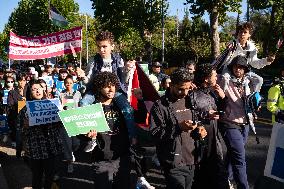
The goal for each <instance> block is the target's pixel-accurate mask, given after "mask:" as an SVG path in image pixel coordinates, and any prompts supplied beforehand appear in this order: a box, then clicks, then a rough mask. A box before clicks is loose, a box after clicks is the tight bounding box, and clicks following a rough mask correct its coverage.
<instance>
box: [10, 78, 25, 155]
mask: <svg viewBox="0 0 284 189" xmlns="http://www.w3.org/2000/svg"><path fill="white" fill-rule="evenodd" d="M26 76H27V75H26V74H19V75H17V81H18V87H17V88H15V89H13V90H11V91H10V92H9V94H8V106H9V113H8V124H9V127H10V129H11V135H10V136H11V140H12V141H13V142H15V141H16V155H17V157H20V156H21V150H22V145H21V143H22V142H21V128H20V127H18V123H17V121H18V113H19V111H18V110H19V109H18V107H19V105H21V104H25V101H26V91H27V86H26V84H27V81H26ZM12 144H14V143H12Z"/></svg>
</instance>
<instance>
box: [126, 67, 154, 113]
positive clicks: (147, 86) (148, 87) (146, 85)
mask: <svg viewBox="0 0 284 189" xmlns="http://www.w3.org/2000/svg"><path fill="white" fill-rule="evenodd" d="M130 81H132V82H130V85H129V91H128V97H129V98H128V99H129V100H130V104H131V106H132V107H133V108H134V109H137V99H136V97H135V96H134V95H133V93H132V90H133V89H135V88H140V89H141V90H142V93H143V99H144V101H145V104H146V106H147V104H149V105H150V104H153V103H154V102H155V101H156V100H158V99H159V98H160V96H159V93H158V92H157V91H156V89H155V87H154V86H153V84H152V83H151V81H150V80H149V78H148V76H147V74H146V73H145V72H144V71H143V69H142V68H141V66H140V65H139V64H138V63H136V69H135V70H134V71H133V73H131V76H130ZM147 109H148V111H150V109H151V107H150V106H149V107H148V106H147Z"/></svg>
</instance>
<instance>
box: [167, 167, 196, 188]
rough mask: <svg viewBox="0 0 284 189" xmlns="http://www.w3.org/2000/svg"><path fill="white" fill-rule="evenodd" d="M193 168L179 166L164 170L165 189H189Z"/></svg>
mask: <svg viewBox="0 0 284 189" xmlns="http://www.w3.org/2000/svg"><path fill="white" fill-rule="evenodd" d="M193 177H194V166H181V167H176V168H173V169H170V170H165V179H166V185H167V187H166V188H167V189H173V188H174V189H191V186H192V182H193Z"/></svg>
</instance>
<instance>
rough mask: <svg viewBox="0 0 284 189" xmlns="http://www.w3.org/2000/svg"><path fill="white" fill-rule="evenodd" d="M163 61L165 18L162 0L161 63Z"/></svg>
mask: <svg viewBox="0 0 284 189" xmlns="http://www.w3.org/2000/svg"><path fill="white" fill-rule="evenodd" d="M164 61H165V18H164V0H162V63H164Z"/></svg>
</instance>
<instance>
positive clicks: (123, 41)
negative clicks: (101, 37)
mask: <svg viewBox="0 0 284 189" xmlns="http://www.w3.org/2000/svg"><path fill="white" fill-rule="evenodd" d="M118 41H119V42H120V43H119V46H118V50H119V51H120V52H121V54H122V56H123V58H124V59H126V60H133V59H135V58H136V57H138V56H141V55H143V41H142V39H141V37H140V35H139V33H138V32H137V31H136V30H134V29H133V28H130V29H129V31H128V32H127V33H126V34H125V35H123V36H122V35H121V36H120V37H119V39H118Z"/></svg>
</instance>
